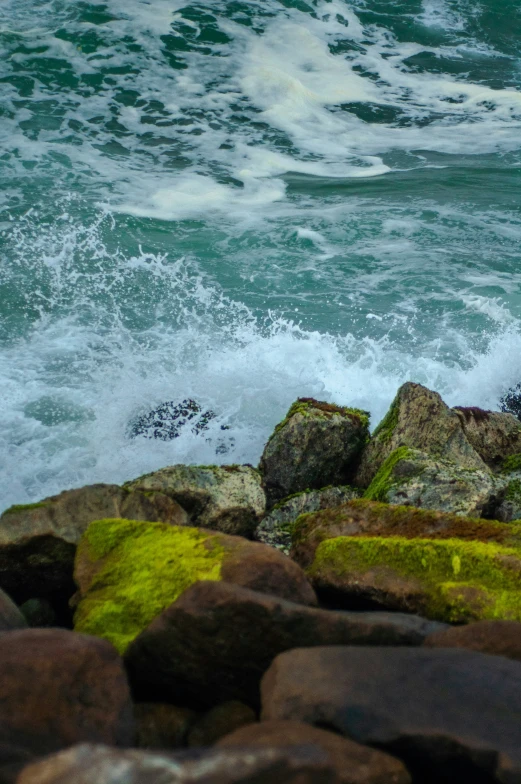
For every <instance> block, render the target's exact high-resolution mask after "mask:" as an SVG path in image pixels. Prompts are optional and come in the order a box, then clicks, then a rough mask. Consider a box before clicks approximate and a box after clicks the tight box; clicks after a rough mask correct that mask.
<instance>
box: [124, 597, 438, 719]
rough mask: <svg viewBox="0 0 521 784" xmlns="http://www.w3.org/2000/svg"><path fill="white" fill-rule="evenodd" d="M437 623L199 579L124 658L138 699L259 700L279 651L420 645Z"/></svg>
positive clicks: (137, 640)
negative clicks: (310, 603) (306, 602)
mask: <svg viewBox="0 0 521 784" xmlns="http://www.w3.org/2000/svg"><path fill="white" fill-rule="evenodd" d="M438 628H440V627H439V626H438V625H437V624H435V625H434V627H433V625H432V623H431V622H428V621H425V620H424V619H423V618H418V617H415V616H411V615H402V614H400V613H343V612H333V611H328V610H320V609H315V608H310V607H304V606H302V605H299V604H294V603H293V602H287V601H284V600H282V599H278V598H276V597H274V596H268V595H266V594H262V593H258V592H256V591H250V590H248V589H245V588H240V587H239V586H236V585H231V584H227V583H216V582H200V583H197V584H196V585H193V586H192V587H191V588H189V589H188V590H187V591H185V593H184V594H183V595H182V596H181V597H180V598H179V599H178V600H177V601H176V602H175V603H174V604H172V605H171V606H170V607H168V608H167V609H166V610H165V611H164V612H163V613H161V615H160V616H159V617H157V618H156V619H155V620H154V621H153V622H152V623H151V624H150V626H149V627H148V628H147V629H145V631H143V632H142V633H141V634H140V635H139V637H137V638H136V639H135V640H134V642H133V643H132V644H131V645H130V647H129V648H128V650H127V653H126V657H125V659H126V663H127V669H128V672H129V677H130V680H131V683H132V687H133V690H134V693H135V694H137V695H138V696H139V697H140V698H141V699H150V698H155V699H157V698H158V697H160V696H161V695H163V698H168V700H169V701H171V702H189V703H190V704H194V703H195V704H199V703H201V704H203V705H204V704H206V705H215V704H217V703H219V702H223V701H225V700H232V699H238V700H242V701H244V702H246V703H249V704H251V705H257V704H258V701H259V681H260V678H261V676H262V674H263V672H265V670H267V668H268V667H269V665H270V663H271V661H272V660H273V657H274V656H276V655H277V654H278V653H281V652H282V651H285V650H288V649H290V648H296V647H302V646H311V645H419V644H421V642H422V641H423V639H424V638H425V637H426V636H427V635H428V634H430V633H433V632H434V631H435V629H438Z"/></svg>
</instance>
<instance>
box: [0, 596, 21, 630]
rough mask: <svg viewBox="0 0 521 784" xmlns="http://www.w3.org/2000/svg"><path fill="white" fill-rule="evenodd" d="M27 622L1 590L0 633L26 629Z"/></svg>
mask: <svg viewBox="0 0 521 784" xmlns="http://www.w3.org/2000/svg"><path fill="white" fill-rule="evenodd" d="M26 627H27V621H26V620H25V618H24V616H23V614H22V612H21V611H20V610H19V609H18V607H17V606H16V604H15V603H14V602H13V600H12V599H11V598H10V597H9V596H8V595H7V594H6V593H5V592H4V591H2V589H1V588H0V632H7V631H10V630H11V629H25V628H26Z"/></svg>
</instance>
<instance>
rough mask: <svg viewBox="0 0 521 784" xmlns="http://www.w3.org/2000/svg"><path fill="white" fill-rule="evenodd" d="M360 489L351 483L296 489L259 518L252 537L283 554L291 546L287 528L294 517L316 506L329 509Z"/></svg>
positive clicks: (288, 528)
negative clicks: (300, 491)
mask: <svg viewBox="0 0 521 784" xmlns="http://www.w3.org/2000/svg"><path fill="white" fill-rule="evenodd" d="M359 495H360V492H359V491H358V490H356V489H355V488H354V487H350V486H349V485H345V486H344V487H324V488H323V489H322V490H310V491H309V492H302V493H297V494H296V495H294V496H290V497H289V498H286V499H284V500H283V501H281V502H280V503H278V504H277V505H276V506H275V507H274V508H273V509H272V510H271V512H270V513H269V514H268V515H266V517H264V518H263V520H262V521H261V522H260V523H259V525H258V526H257V528H256V530H255V539H257V541H259V542H263V543H264V544H269V545H270V546H271V547H276V548H277V549H278V550H280V551H281V552H283V553H285V554H286V555H287V554H288V553H289V551H290V549H291V528H292V524H293V523H294V522H295V520H296V519H297V517H299V516H300V515H301V514H306V513H308V512H317V511H318V510H319V509H332V508H335V507H337V506H340V505H341V504H344V503H346V502H347V501H351V500H352V499H353V498H358V497H359Z"/></svg>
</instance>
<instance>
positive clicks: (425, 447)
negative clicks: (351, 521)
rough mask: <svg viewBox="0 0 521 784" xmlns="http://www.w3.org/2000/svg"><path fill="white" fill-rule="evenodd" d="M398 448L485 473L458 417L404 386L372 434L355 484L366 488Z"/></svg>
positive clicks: (427, 394)
mask: <svg viewBox="0 0 521 784" xmlns="http://www.w3.org/2000/svg"><path fill="white" fill-rule="evenodd" d="M400 446H408V447H410V448H412V449H420V450H422V451H423V452H427V453H428V454H430V455H432V456H433V457H436V458H437V459H444V460H449V461H452V462H454V463H456V464H457V465H459V466H461V467H462V468H477V469H480V470H487V468H486V465H485V463H484V462H483V460H482V459H481V457H480V456H479V455H478V453H477V452H476V450H475V449H474V448H473V447H472V445H471V444H470V442H469V440H468V438H467V437H466V435H465V433H464V431H463V426H462V423H461V418H460V416H459V415H458V414H457V413H456V411H454V410H453V409H451V408H449V407H448V406H447V405H445V403H444V402H443V400H442V399H441V397H440V396H439V395H438V393H437V392H431V391H430V390H429V389H426V387H423V386H421V384H413V383H412V382H410V381H409V382H407V383H406V384H403V385H402V386H401V387H400V389H399V390H398V394H397V395H396V397H395V399H394V401H393V403H392V404H391V407H390V409H389V411H388V413H387V414H386V416H385V417H384V419H383V420H382V421H381V422H380V424H379V425H378V427H377V428H376V429H375V431H374V432H373V435H372V438H371V440H370V442H369V443H368V444H367V446H366V448H365V449H364V452H363V454H362V459H361V461H360V466H359V469H358V471H357V473H356V476H355V479H354V484H355V485H359V486H360V487H368V486H369V485H370V484H371V481H372V480H373V478H374V476H375V474H376V473H377V472H378V470H379V469H380V467H381V466H382V465H383V463H384V461H385V460H386V459H387V458H388V457H389V455H390V454H391V452H394V450H395V449H397V448H398V447H400Z"/></svg>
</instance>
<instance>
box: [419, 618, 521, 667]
mask: <svg viewBox="0 0 521 784" xmlns="http://www.w3.org/2000/svg"><path fill="white" fill-rule="evenodd" d="M423 644H424V645H425V646H427V647H428V648H465V649H466V650H469V651H480V652H481V653H489V654H491V655H493V656H506V658H507V659H515V660H516V661H521V623H519V622H517V621H478V622H477V623H469V624H468V625H467V626H449V627H447V628H446V629H440V630H439V631H438V632H434V633H433V634H429V635H428V637H426V638H425V641H424V643H423Z"/></svg>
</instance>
